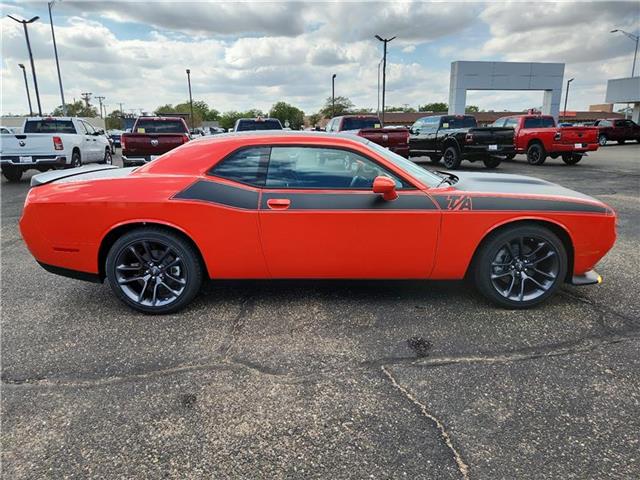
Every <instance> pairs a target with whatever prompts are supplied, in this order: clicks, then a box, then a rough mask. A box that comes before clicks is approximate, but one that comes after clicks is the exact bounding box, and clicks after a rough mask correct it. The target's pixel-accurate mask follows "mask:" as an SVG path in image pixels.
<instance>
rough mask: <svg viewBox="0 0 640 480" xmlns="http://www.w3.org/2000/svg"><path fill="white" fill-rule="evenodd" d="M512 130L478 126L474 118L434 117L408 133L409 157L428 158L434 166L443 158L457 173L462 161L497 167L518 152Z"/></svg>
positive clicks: (413, 126)
mask: <svg viewBox="0 0 640 480" xmlns="http://www.w3.org/2000/svg"><path fill="white" fill-rule="evenodd" d="M514 148H515V147H514V144H513V129H512V128H508V127H478V125H477V123H476V119H475V117H473V116H471V115H434V116H431V117H423V118H420V119H418V120H417V121H416V122H415V123H414V124H413V125H412V126H411V129H410V130H409V155H410V156H412V157H420V156H425V155H426V156H428V157H429V158H430V159H431V162H432V163H439V162H440V160H442V159H444V164H445V166H446V167H447V168H448V169H450V170H455V169H457V168H458V167H459V166H460V163H461V162H462V160H469V161H470V162H475V161H477V160H481V161H482V162H484V165H485V167H487V168H496V167H497V166H498V165H500V161H501V160H502V158H504V157H505V156H507V155H510V154H513V153H515V149H514Z"/></svg>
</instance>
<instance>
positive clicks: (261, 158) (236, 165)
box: [209, 147, 271, 187]
mask: <svg viewBox="0 0 640 480" xmlns="http://www.w3.org/2000/svg"><path fill="white" fill-rule="evenodd" d="M270 153H271V149H270V148H269V147H253V148H244V149H242V150H238V151H236V152H234V153H232V154H231V155H229V156H228V157H227V158H225V159H223V160H222V161H221V162H220V163H218V164H217V165H215V166H214V167H213V168H212V169H211V170H210V171H209V175H214V176H216V177H221V178H226V179H227V180H233V181H234V182H240V183H245V184H247V185H252V186H256V187H260V186H263V185H264V180H265V177H266V173H267V165H268V163H269V154H270Z"/></svg>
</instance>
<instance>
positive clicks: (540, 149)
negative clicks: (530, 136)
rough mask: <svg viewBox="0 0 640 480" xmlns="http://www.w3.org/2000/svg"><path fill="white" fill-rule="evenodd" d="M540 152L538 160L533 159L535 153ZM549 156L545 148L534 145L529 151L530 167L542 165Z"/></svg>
mask: <svg viewBox="0 0 640 480" xmlns="http://www.w3.org/2000/svg"><path fill="white" fill-rule="evenodd" d="M536 151H537V152H538V159H534V158H533V154H534V152H536ZM546 157H547V154H546V152H545V151H544V147H543V146H542V145H541V144H539V143H533V144H531V145H530V146H529V148H528V149H527V162H529V165H542V164H543V163H544V161H545V160H546Z"/></svg>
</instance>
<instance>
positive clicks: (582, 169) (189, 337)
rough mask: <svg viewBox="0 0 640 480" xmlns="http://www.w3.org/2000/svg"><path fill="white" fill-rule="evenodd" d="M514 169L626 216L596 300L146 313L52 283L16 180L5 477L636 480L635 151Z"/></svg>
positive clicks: (288, 294)
mask: <svg viewBox="0 0 640 480" xmlns="http://www.w3.org/2000/svg"><path fill="white" fill-rule="evenodd" d="M463 166H464V168H465V169H472V170H483V169H484V168H483V166H482V164H469V163H466V162H465V163H463ZM429 168H432V167H429ZM500 171H502V172H506V173H521V174H526V175H533V176H538V177H542V178H545V179H548V180H551V181H554V182H557V183H560V184H562V185H564V186H567V187H570V188H574V189H576V190H579V191H582V192H584V193H588V194H590V195H593V196H595V197H597V198H599V199H601V200H603V201H605V202H607V203H608V204H610V205H611V206H613V207H614V208H615V209H616V210H617V212H618V214H619V227H618V235H619V238H618V242H617V244H616V246H615V247H614V249H613V250H612V251H611V252H610V253H609V255H608V256H607V257H605V259H604V260H603V261H602V262H601V263H600V265H599V267H598V272H599V273H601V274H602V276H603V277H604V283H603V284H602V285H600V286H591V287H582V288H577V287H571V286H565V287H563V288H562V290H561V292H560V294H559V295H557V296H556V297H554V299H552V301H550V302H548V303H547V304H545V305H543V306H541V307H539V308H536V309H533V310H529V311H525V312H521V311H509V310H501V309H497V308H494V307H491V306H489V305H487V304H486V303H485V302H484V301H483V300H482V299H481V298H480V296H479V295H477V294H475V293H474V292H473V291H472V290H471V289H469V287H468V286H467V285H466V284H464V283H456V282H454V283H440V282H307V281H305V282H225V283H211V284H209V285H207V286H206V288H205V291H204V292H203V294H202V295H200V296H199V297H198V299H197V300H196V301H195V302H194V303H193V305H192V306H191V307H189V308H188V309H187V310H185V311H183V312H181V313H179V314H175V315H170V316H164V317H149V316H144V315H140V314H137V313H134V312H133V311H131V310H129V309H127V308H126V307H125V306H124V305H122V304H121V303H120V302H119V301H118V300H117V299H116V298H115V296H113V295H112V294H111V292H110V290H109V288H108V287H107V286H106V285H95V284H89V283H82V282H78V281H74V280H70V279H65V278H62V277H57V276H54V275H51V274H49V273H47V272H45V271H44V270H43V269H41V268H40V267H39V266H38V265H37V263H36V262H35V260H33V258H32V257H31V255H30V254H29V252H28V251H27V249H26V247H25V245H24V244H23V242H22V240H21V238H20V234H19V231H18V228H17V222H18V220H19V217H20V214H21V209H22V204H23V201H24V197H25V195H26V192H27V189H28V178H29V177H30V176H31V175H27V176H26V177H25V179H23V181H22V182H21V183H19V184H9V183H6V182H5V180H4V179H3V180H2V186H1V188H2V192H1V195H2V248H1V253H2V258H1V274H2V287H3V288H2V298H1V301H2V325H1V326H2V445H3V448H2V450H3V453H2V464H3V471H4V475H5V476H6V478H15V479H23V478H25V479H26V478H44V477H47V478H63V477H69V478H115V477H117V478H158V477H168V478H181V479H184V478H231V477H233V478H285V477H286V478H431V479H447V478H455V479H459V478H470V479H498V478H519V479H526V478H536V479H538V478H579V479H585V478H598V479H601V478H625V479H626V478H638V477H640V453H639V452H640V355H639V354H640V348H639V345H640V343H639V332H640V290H639V288H638V278H637V275H638V273H637V272H638V271H640V249H639V248H638V245H639V242H640V145H637V144H633V145H624V146H619V145H609V146H607V147H604V148H602V149H600V150H599V151H598V152H595V153H594V154H592V155H591V156H589V157H588V158H585V159H584V160H583V161H582V162H581V163H580V164H579V165H577V166H572V167H570V166H566V165H564V163H562V161H561V160H548V161H547V163H546V164H545V165H544V166H541V167H531V166H529V165H527V164H526V162H525V161H524V157H523V156H519V157H517V159H516V160H515V161H513V162H506V163H503V164H502V165H501V167H500ZM391 241H393V240H392V239H391ZM397 241H398V242H399V243H401V242H402V239H397Z"/></svg>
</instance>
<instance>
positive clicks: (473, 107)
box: [464, 105, 480, 113]
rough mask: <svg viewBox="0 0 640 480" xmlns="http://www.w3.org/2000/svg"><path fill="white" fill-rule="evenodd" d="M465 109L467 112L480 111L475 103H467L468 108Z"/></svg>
mask: <svg viewBox="0 0 640 480" xmlns="http://www.w3.org/2000/svg"><path fill="white" fill-rule="evenodd" d="M464 111H465V112H466V113H478V112H479V111H480V109H479V108H478V107H476V106H475V105H467V106H466V108H465V109H464Z"/></svg>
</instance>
